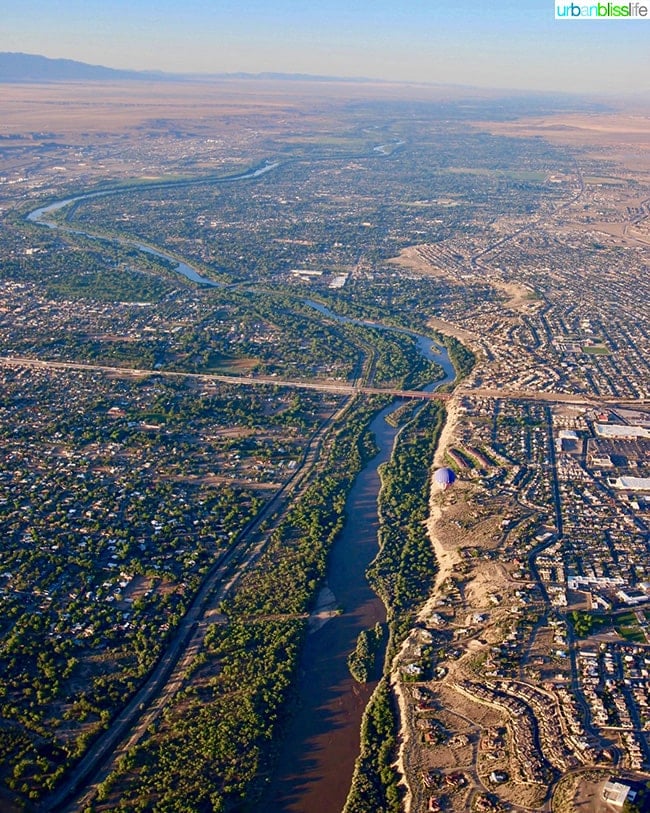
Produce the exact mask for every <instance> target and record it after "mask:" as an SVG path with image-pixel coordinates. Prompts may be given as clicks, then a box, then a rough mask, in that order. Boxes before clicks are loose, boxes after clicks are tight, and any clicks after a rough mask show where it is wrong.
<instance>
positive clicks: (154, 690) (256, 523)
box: [38, 401, 350, 812]
mask: <svg viewBox="0 0 650 813" xmlns="http://www.w3.org/2000/svg"><path fill="white" fill-rule="evenodd" d="M349 404H350V402H349V401H348V402H347V403H346V404H345V405H344V406H343V407H341V408H340V409H339V410H338V411H337V412H336V413H333V414H332V415H330V417H329V418H328V419H326V420H325V421H324V422H323V424H321V426H320V427H319V429H318V430H317V431H316V432H315V433H314V434H313V435H312V437H311V439H310V441H309V443H308V445H307V448H306V450H305V452H304V454H303V457H302V460H301V461H300V464H299V466H298V467H297V469H296V471H295V472H294V474H293V476H292V477H291V479H290V480H289V481H288V482H287V483H286V484H285V485H284V486H283V487H282V488H281V489H279V491H278V492H276V494H275V495H274V496H273V497H272V498H271V499H270V500H269V501H268V502H267V503H266V504H265V505H264V507H263V508H262V509H261V511H260V512H259V513H258V515H257V516H256V517H255V518H254V519H253V520H252V521H251V522H249V523H248V525H246V526H245V527H244V528H243V529H242V531H241V532H240V533H239V534H238V535H237V537H236V539H235V540H234V541H233V543H232V544H231V546H230V548H229V550H228V551H227V552H226V553H224V554H222V555H221V556H220V557H219V558H218V559H217V561H216V562H215V563H214V565H213V566H212V568H211V569H210V571H209V572H208V574H207V576H206V578H205V580H204V582H203V584H202V586H201V588H200V589H199V591H198V593H197V594H196V596H195V598H194V600H193V601H192V603H191V605H190V607H189V609H188V611H187V612H186V614H185V616H184V617H183V618H182V619H181V621H180V623H179V625H178V628H177V629H176V631H175V632H174V634H173V637H172V638H171V640H170V641H169V642H168V643H167V645H166V648H165V651H164V652H163V654H162V656H161V658H160V660H159V661H158V663H157V664H156V665H155V667H154V668H153V671H152V672H151V674H150V675H149V677H148V679H147V680H146V682H145V683H144V685H143V686H142V687H141V688H140V689H139V690H138V691H137V692H136V694H135V695H134V696H133V697H132V699H131V700H130V701H129V702H128V703H127V705H126V706H125V707H124V708H123V709H122V710H121V712H120V713H119V715H118V716H117V717H116V718H115V719H114V720H113V721H112V723H111V725H110V727H109V728H108V729H107V730H106V731H105V732H104V733H102V734H101V735H100V736H99V738H98V739H97V740H96V741H95V743H94V744H93V745H92V746H91V747H90V748H89V749H88V751H87V752H86V754H85V755H84V757H83V758H82V759H81V760H80V762H79V763H78V764H77V765H76V766H75V768H74V771H73V772H71V773H70V775H69V777H68V779H67V780H66V781H65V783H64V784H63V785H61V786H60V787H59V788H58V789H57V790H56V791H55V792H54V793H53V794H51V795H50V796H49V797H47V798H46V799H44V801H43V802H42V803H41V804H40V805H39V807H38V810H41V811H48V812H49V811H78V810H82V809H84V808H85V806H86V805H87V803H88V802H89V801H90V799H91V798H92V796H93V795H94V786H95V785H96V784H97V783H98V782H101V781H103V779H105V778H106V776H107V775H108V774H109V773H110V771H111V770H112V768H113V767H114V765H115V762H116V760H117V759H118V758H119V756H120V755H121V754H123V753H125V752H126V750H128V748H129V747H131V746H133V745H134V744H135V743H137V742H138V740H139V739H140V738H141V737H142V736H143V734H144V733H145V731H146V729H147V726H149V725H150V724H151V723H152V722H154V720H155V719H156V718H157V717H158V716H159V714H160V713H161V712H162V710H163V708H164V706H165V704H166V702H167V701H168V700H169V699H170V698H171V697H172V696H173V694H174V693H175V692H176V691H177V690H178V689H179V688H180V686H181V684H182V681H183V677H184V674H185V671H186V668H187V666H188V665H189V663H190V662H191V660H192V656H193V654H194V653H196V652H198V651H199V649H200V647H201V645H202V642H203V638H204V637H205V634H206V632H207V629H208V623H209V622H210V621H212V622H214V621H215V620H216V621H218V620H219V619H217V618H216V617H215V609H216V608H217V607H218V605H219V603H220V602H221V600H222V599H223V598H224V596H225V595H226V593H227V592H228V591H229V590H230V589H231V587H232V586H233V584H234V583H235V582H236V581H237V580H238V578H239V576H240V574H241V573H243V572H244V571H245V570H246V569H247V568H249V567H250V566H251V564H252V563H253V562H254V561H255V559H257V558H258V557H259V555H260V554H261V553H262V551H263V550H264V548H265V545H266V540H267V539H268V535H269V533H270V531H271V527H269V528H267V530H266V532H265V533H264V534H261V533H260V526H261V525H262V523H264V522H267V523H268V522H269V521H271V519H272V518H273V517H277V516H278V515H279V514H280V513H281V512H282V509H283V508H284V507H285V506H286V504H287V502H288V501H289V500H291V499H292V498H293V497H294V495H295V494H296V492H298V491H299V490H300V489H301V488H302V487H303V485H304V484H305V481H308V480H309V476H310V474H311V473H312V472H313V470H314V468H315V466H316V465H317V463H318V461H319V459H320V452H321V449H322V444H323V441H324V438H325V436H326V434H327V432H328V431H329V429H330V427H331V426H332V424H333V423H334V422H335V421H336V420H338V419H339V418H340V417H341V416H342V415H343V414H344V413H345V412H346V411H347V409H348V408H349ZM251 540H254V542H253V544H250V543H251Z"/></svg>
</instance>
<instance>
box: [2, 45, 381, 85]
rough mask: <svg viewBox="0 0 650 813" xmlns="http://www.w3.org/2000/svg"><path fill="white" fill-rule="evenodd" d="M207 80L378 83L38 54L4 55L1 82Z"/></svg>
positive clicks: (306, 75) (300, 74)
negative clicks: (178, 69)
mask: <svg viewBox="0 0 650 813" xmlns="http://www.w3.org/2000/svg"><path fill="white" fill-rule="evenodd" d="M206 79H271V80H272V79H276V80H283V81H288V80H289V81H302V82H376V81H377V80H372V79H362V78H355V79H347V78H346V79H342V78H341V77H335V76H313V75H311V74H305V73H217V74H173V73H164V72H163V71H125V70H116V69H115V68H105V67H104V66H102V65H88V64H87V63H85V62H76V61H75V60H73V59H49V58H48V57H45V56H37V55H36V54H20V53H10V52H6V51H5V52H0V82H102V81H115V80H121V81H124V80H139V81H154V80H155V81H158V82H161V81H167V82H178V81H192V80H194V81H197V80H198V81H200V80H206Z"/></svg>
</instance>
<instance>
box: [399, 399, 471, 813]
mask: <svg viewBox="0 0 650 813" xmlns="http://www.w3.org/2000/svg"><path fill="white" fill-rule="evenodd" d="M446 410H447V417H446V420H445V423H444V426H443V427H442V430H441V432H440V437H439V439H438V445H437V446H436V452H435V455H434V458H433V463H432V471H433V470H434V469H437V468H440V466H443V465H444V459H445V454H446V452H447V449H448V448H449V446H451V443H452V440H453V437H454V434H455V431H456V427H457V425H458V422H459V419H460V409H459V406H458V403H457V402H456V401H455V399H452V400H450V401H448V402H447V405H446ZM443 512H444V508H443V505H442V502H441V499H440V491H439V490H438V487H437V486H436V484H435V482H434V480H433V478H431V490H430V493H429V516H428V518H427V522H426V526H427V533H428V535H429V539H430V540H431V546H432V548H433V552H434V555H435V558H436V562H437V573H436V581H435V584H434V587H433V590H432V592H431V595H430V596H429V599H428V600H427V601H426V603H425V604H424V606H423V607H422V609H421V610H420V612H419V613H418V621H422V620H423V619H426V618H428V617H430V616H431V614H432V613H433V612H435V607H436V604H437V602H438V600H439V598H440V588H441V586H442V585H443V584H444V583H445V581H446V579H447V578H448V577H449V576H450V575H451V574H452V573H453V571H454V567H455V566H456V564H457V563H458V562H459V560H460V557H459V556H458V553H457V551H456V549H455V548H453V549H452V548H449V547H447V546H446V545H445V544H444V542H443V540H442V537H441V535H440V534H439V532H438V530H437V529H438V525H439V522H440V520H441V519H442V516H443ZM409 638H410V636H409ZM409 638H406V640H405V641H404V642H403V644H402V646H401V647H400V650H399V652H398V653H397V655H396V656H395V658H394V659H393V663H392V667H391V673H390V682H391V686H392V689H393V693H394V696H395V697H396V699H397V706H398V709H399V750H398V754H397V761H396V767H397V771H398V773H399V774H400V776H401V783H402V786H403V787H405V789H406V795H405V797H404V800H403V805H404V811H405V813H411V808H412V794H411V789H410V787H409V784H408V780H407V778H406V776H407V772H406V763H407V759H406V754H407V750H408V748H409V744H410V743H409V731H408V727H407V725H406V697H405V695H404V688H403V685H402V682H401V679H400V663H401V661H402V657H403V653H404V651H405V650H406V648H407V647H408V645H409Z"/></svg>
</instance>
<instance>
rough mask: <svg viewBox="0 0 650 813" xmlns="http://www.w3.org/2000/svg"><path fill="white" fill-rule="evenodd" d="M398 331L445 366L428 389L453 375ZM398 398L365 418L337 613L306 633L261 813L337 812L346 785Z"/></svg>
mask: <svg viewBox="0 0 650 813" xmlns="http://www.w3.org/2000/svg"><path fill="white" fill-rule="evenodd" d="M307 304H310V305H311V306H312V307H315V308H316V309H317V310H319V311H320V312H321V313H323V314H324V315H326V316H328V317H330V318H334V319H337V320H338V321H342V322H353V323H356V324H362V325H363V326H364V327H374V328H376V329H378V330H390V329H392V328H389V327H387V326H384V325H378V324H376V323H370V322H363V321H359V320H355V319H348V318H346V317H339V316H337V315H336V314H334V313H332V311H330V310H329V309H328V308H325V307H324V306H323V305H320V304H319V303H315V302H308V303H307ZM398 330H399V332H405V333H409V334H411V335H414V336H416V338H417V343H418V349H419V350H420V352H421V353H422V354H423V355H424V356H425V357H426V358H428V359H429V360H432V361H436V362H437V363H439V364H440V365H441V366H442V367H443V369H444V371H445V378H444V379H442V380H440V381H436V382H434V383H432V384H430V385H429V386H428V387H426V389H428V390H433V389H436V388H437V387H439V386H440V385H441V384H444V383H448V382H449V381H452V380H453V379H454V377H455V372H454V369H453V365H452V364H451V362H450V360H449V356H448V355H447V352H446V351H445V350H444V349H441V348H438V347H437V346H436V345H435V344H434V342H432V341H431V339H429V338H427V337H425V336H418V335H417V334H414V333H411V331H407V330H401V329H398ZM403 403H404V402H403V401H397V402H394V403H392V404H390V405H389V406H387V407H385V408H384V409H383V410H382V411H381V412H380V413H379V414H378V415H377V416H376V417H375V418H374V420H373V421H372V423H371V425H370V428H371V430H372V432H374V435H375V440H376V443H377V447H378V448H379V452H378V454H377V455H376V456H375V457H374V458H373V459H372V460H370V461H369V462H368V463H367V464H366V465H365V467H364V468H363V469H362V471H361V472H360V473H359V475H358V476H357V478H356V480H355V482H354V485H353V487H352V489H351V491H350V493H349V495H348V498H347V501H346V505H345V511H346V521H345V525H344V527H343V530H342V532H341V534H340V535H339V537H338V538H337V540H336V542H335V543H334V546H333V548H332V551H331V553H330V558H329V563H328V573H327V588H329V589H330V590H331V591H332V593H333V594H334V596H335V597H336V604H337V606H338V607H340V608H342V610H343V612H342V614H341V615H339V616H335V617H334V618H332V619H331V620H330V621H328V622H327V623H326V624H325V625H324V626H323V627H321V628H320V629H317V630H316V631H315V632H313V633H311V634H310V635H309V636H308V637H307V642H306V645H305V649H304V652H303V655H302V658H301V664H300V673H299V681H298V688H297V700H296V703H295V705H294V707H293V708H292V712H291V717H290V720H289V722H288V725H287V728H286V731H285V735H284V737H283V740H282V743H281V745H280V753H279V760H278V765H279V767H278V769H277V771H276V774H275V776H273V777H272V778H271V780H270V783H269V788H268V791H267V793H266V795H265V798H264V800H263V803H262V805H261V809H263V810H264V811H265V813H314V812H315V811H318V813H341V810H342V809H343V806H344V804H345V800H346V798H347V795H348V792H349V790H350V785H351V780H352V774H353V771H354V763H355V760H356V758H357V756H358V755H359V746H360V729H361V718H362V715H363V711H364V709H365V707H366V705H367V703H368V700H369V699H370V695H371V694H372V691H373V690H374V688H375V686H376V683H369V684H365V685H361V684H359V683H357V682H356V681H355V680H353V678H352V677H351V675H350V672H349V670H348V666H347V656H348V654H349V653H350V652H351V651H352V650H353V649H354V647H355V645H356V640H357V636H358V634H359V633H360V632H361V630H364V629H368V628H370V627H373V626H374V625H375V624H376V623H377V622H378V621H379V622H383V621H385V620H386V611H385V608H384V605H383V603H382V602H381V600H380V599H379V598H378V597H377V596H376V595H375V593H374V592H373V591H372V590H371V589H370V586H369V585H368V582H367V580H366V575H365V574H366V569H367V567H368V565H369V564H370V562H372V560H373V559H374V558H375V556H376V555H377V551H378V547H377V532H378V529H379V520H378V506H377V497H378V494H379V488H380V480H379V473H378V467H379V466H380V465H381V464H382V463H384V462H386V461H387V460H388V459H389V457H390V455H391V453H392V450H393V445H394V442H395V438H396V436H397V433H398V431H399V430H398V429H396V428H394V427H392V426H390V425H389V424H388V423H386V416H387V415H388V414H390V413H391V412H393V411H394V410H395V409H397V408H398V407H399V406H401V404H403Z"/></svg>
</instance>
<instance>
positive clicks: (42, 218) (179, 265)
mask: <svg viewBox="0 0 650 813" xmlns="http://www.w3.org/2000/svg"><path fill="white" fill-rule="evenodd" d="M279 166H280V162H279V161H275V162H273V163H269V162H267V163H265V164H264V165H262V166H261V167H258V168H257V169H252V170H250V171H249V172H245V173H243V174H241V175H230V176H228V177H225V178H215V179H213V180H211V181H204V183H211V184H225V183H234V182H236V181H246V180H249V179H251V178H259V177H260V176H261V175H265V174H266V173H267V172H271V171H272V170H274V169H275V168H276V167H279ZM191 184H196V181H188V182H187V183H185V182H178V183H175V184H171V183H164V182H161V183H151V184H146V185H143V186H140V187H137V186H134V187H120V188H117V189H104V190H102V191H100V192H88V193H86V194H83V195H76V196H75V197H72V198H66V199H65V200H59V201H57V202H56V203H50V204H49V205H48V206H41V207H40V208H38V209H34V211H32V212H30V213H29V214H28V215H27V220H29V221H31V222H32V223H37V224H39V225H40V226H47V227H48V228H50V229H60V230H61V231H65V232H68V234H78V235H81V236H82V237H88V238H89V239H91V240H110V241H111V242H115V243H119V244H120V245H123V246H133V247H134V248H137V249H139V250H140V251H143V252H144V253H145V254H151V255H152V256H154V257H160V258H162V259H163V260H167V261H169V262H171V263H176V265H175V267H174V268H173V271H175V272H176V273H177V274H181V275H182V276H184V277H187V279H189V280H191V281H192V282H196V283H198V284H199V285H208V286H211V287H213V288H216V287H222V284H221V283H220V282H215V280H213V279H209V278H208V277H204V276H202V275H201V274H199V272H198V271H197V270H196V268H194V267H192V266H191V265H189V264H188V263H185V262H183V261H182V260H179V259H178V258H177V257H173V256H172V255H171V254H168V253H167V252H165V251H161V249H159V248H155V247H153V246H148V245H146V244H145V243H142V242H140V241H138V240H129V239H126V238H123V237H114V236H113V235H107V234H100V233H92V232H87V231H81V230H80V229H72V228H70V227H69V226H62V225H60V224H59V223H56V222H55V221H54V220H48V219H47V216H48V215H49V214H51V213H52V212H58V211H59V209H63V208H64V207H66V206H69V205H70V204H71V203H78V202H79V201H82V200H92V199H93V198H104V197H108V196H109V195H120V194H128V193H129V192H141V191H146V190H147V189H152V188H153V189H166V188H170V187H171V186H172V185H173V186H176V187H178V186H187V185H191Z"/></svg>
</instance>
